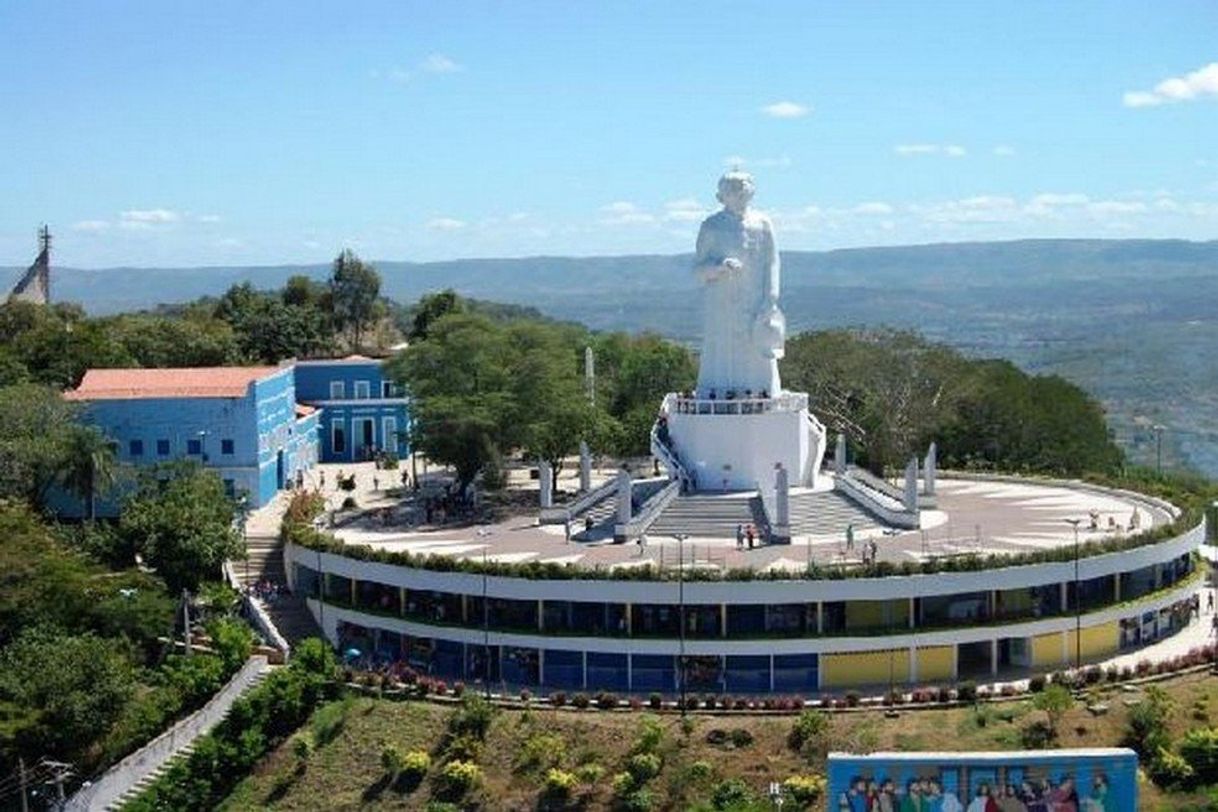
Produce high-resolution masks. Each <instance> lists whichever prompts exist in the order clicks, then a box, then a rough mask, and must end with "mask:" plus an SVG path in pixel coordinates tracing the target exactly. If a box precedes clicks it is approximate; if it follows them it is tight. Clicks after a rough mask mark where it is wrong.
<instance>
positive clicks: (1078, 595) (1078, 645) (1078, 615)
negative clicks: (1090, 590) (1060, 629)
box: [1066, 519, 1083, 671]
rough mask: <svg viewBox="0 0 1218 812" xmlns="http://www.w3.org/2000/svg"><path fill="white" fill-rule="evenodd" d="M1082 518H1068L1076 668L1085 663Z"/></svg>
mask: <svg viewBox="0 0 1218 812" xmlns="http://www.w3.org/2000/svg"><path fill="white" fill-rule="evenodd" d="M1081 521H1082V519H1066V522H1067V523H1069V524H1070V526H1071V527H1073V528H1074V669H1075V670H1076V671H1077V670H1078V669H1079V668H1081V667H1082V663H1083V595H1082V591H1081V590H1080V589H1079V580H1078V555H1079V549H1078V525H1079V522H1081Z"/></svg>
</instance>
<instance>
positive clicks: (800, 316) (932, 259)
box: [0, 239, 1218, 476]
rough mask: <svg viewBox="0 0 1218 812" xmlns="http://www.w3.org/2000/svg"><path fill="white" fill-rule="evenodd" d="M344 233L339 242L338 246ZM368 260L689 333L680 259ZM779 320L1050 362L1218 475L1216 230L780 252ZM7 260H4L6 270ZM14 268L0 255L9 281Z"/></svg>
mask: <svg viewBox="0 0 1218 812" xmlns="http://www.w3.org/2000/svg"><path fill="white" fill-rule="evenodd" d="M339 247H340V246H336V247H335V249H334V250H335V253H337V252H338V250H339ZM367 258H368V259H372V260H373V261H374V262H375V263H376V266H377V268H378V269H379V270H380V272H381V276H382V278H383V285H382V292H383V293H384V294H385V295H386V296H388V297H390V298H392V299H396V300H398V301H402V302H410V301H413V300H415V299H417V298H418V297H419V296H420V295H422V294H424V293H427V292H430V291H435V290H440V289H443V288H446V287H451V288H454V289H456V290H457V291H458V292H460V293H462V294H464V295H467V296H472V297H475V298H479V299H487V300H493V301H500V302H508V303H515V304H525V305H531V306H533V307H536V308H538V309H539V310H541V311H542V312H543V313H545V314H547V315H549V316H552V317H555V318H560V319H570V320H574V321H579V322H582V323H584V324H587V325H588V326H589V327H592V328H595V329H624V330H632V331H633V330H643V329H648V330H654V331H657V332H659V333H662V334H664V335H668V336H670V337H672V338H675V339H677V340H682V341H695V340H696V339H697V337H698V335H699V333H700V329H701V328H700V319H701V306H700V298H699V297H698V296H697V295H695V294H696V288H697V282H696V280H695V279H694V277H693V274H692V273H691V271H690V268H691V265H692V261H691V260H692V258H691V256H690V255H688V254H685V255H669V256H659V255H641V256H612V257H529V258H521V259H460V260H450V261H445V262H426V263H413V262H399V261H386V260H378V259H376V258H374V257H367ZM782 262H783V277H782V285H783V291H782V307H783V310H784V312H785V313H786V316H787V321H788V324H789V327H790V329H791V331H793V332H795V331H800V330H806V329H814V328H826V327H841V326H862V325H865V326H878V325H889V326H896V327H906V328H911V329H917V330H919V331H921V332H922V333H924V334H925V335H927V336H928V337H930V338H933V339H936V340H940V341H944V342H946V343H949V344H951V345H953V346H956V347H958V348H960V349H962V350H963V351H965V352H967V353H969V354H973V355H984V356H999V357H1005V358H1009V359H1011V360H1013V361H1015V362H1016V363H1018V364H1020V365H1021V366H1023V367H1024V368H1026V369H1029V370H1030V371H1034V372H1057V373H1060V374H1063V375H1064V376H1066V377H1067V378H1070V379H1071V380H1074V381H1075V382H1077V383H1079V384H1081V385H1082V386H1084V387H1086V388H1087V389H1089V390H1090V391H1091V392H1093V393H1094V394H1096V395H1097V396H1098V397H1100V399H1101V400H1103V402H1104V404H1105V406H1106V407H1107V409H1108V410H1109V417H1110V422H1111V424H1112V426H1113V429H1114V431H1115V432H1116V433H1117V438H1118V440H1119V441H1120V442H1121V443H1122V445H1124V446H1125V447H1126V448H1127V449H1128V450H1129V451H1130V452H1131V454H1132V455H1133V456H1134V457H1135V459H1139V460H1140V461H1143V462H1153V461H1154V460H1153V454H1154V439H1153V436H1152V433H1151V431H1150V428H1149V427H1150V426H1151V425H1153V424H1154V423H1162V424H1164V425H1166V426H1168V432H1167V433H1166V435H1165V438H1164V445H1165V454H1166V455H1167V459H1169V460H1171V461H1177V460H1184V461H1187V462H1189V463H1191V464H1192V465H1194V466H1195V467H1197V468H1199V469H1201V470H1203V471H1206V472H1208V473H1210V474H1211V475H1214V476H1218V364H1214V363H1213V356H1214V352H1215V349H1216V348H1218V241H1208V242H1189V241H1184V240H1094V239H1073V240H1061V239H1053V240H1018V241H1011V242H973V243H945V244H934V245H916V246H899V247H885V248H856V249H843V250H836V251H824V252H810V251H787V252H784V253H783V255H782ZM5 270H7V272H5ZM23 270H24V269H23V268H9V269H0V279H6V281H7V284H8V285H9V286H11V284H12V283H13V282H14V281H15V280H16V279H17V278H18V276H19V275H20V273H21V272H22V271H23ZM329 272H330V267H329V265H328V264H313V265H282V266H273V267H268V266H263V267H205V268H107V269H100V270H79V269H73V268H60V267H56V268H54V269H53V277H52V294H53V296H54V297H55V299H56V300H59V301H76V302H79V303H81V304H82V305H84V307H85V308H86V309H87V310H88V311H89V312H90V313H93V314H106V313H115V312H120V311H125V310H138V309H145V308H151V307H154V306H155V305H157V304H162V303H171V302H182V301H188V300H191V299H195V298H197V297H199V296H205V295H218V294H220V293H222V292H223V291H224V290H226V289H227V288H228V287H229V286H230V285H232V284H233V283H236V282H241V281H246V280H248V281H250V282H251V283H252V284H254V285H255V286H256V287H260V288H275V287H279V286H280V285H282V284H283V282H284V281H285V280H286V279H287V278H288V277H289V276H292V275H293V274H306V275H308V276H310V277H313V278H316V279H322V278H325V277H327V276H328V275H329Z"/></svg>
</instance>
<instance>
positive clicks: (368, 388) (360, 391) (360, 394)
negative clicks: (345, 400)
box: [355, 381, 372, 400]
mask: <svg viewBox="0 0 1218 812" xmlns="http://www.w3.org/2000/svg"><path fill="white" fill-rule="evenodd" d="M371 397H372V383H371V381H356V382H355V399H356V400H369V399H370V398H371Z"/></svg>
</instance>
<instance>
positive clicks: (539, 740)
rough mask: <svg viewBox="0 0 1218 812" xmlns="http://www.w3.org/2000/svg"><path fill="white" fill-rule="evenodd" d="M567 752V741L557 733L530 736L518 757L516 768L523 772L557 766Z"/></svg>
mask: <svg viewBox="0 0 1218 812" xmlns="http://www.w3.org/2000/svg"><path fill="white" fill-rule="evenodd" d="M565 753H566V743H565V742H564V741H563V738H562V736H559V735H558V734H557V733H538V734H536V735H534V736H530V737H529V738H528V739H527V740H526V741H525V743H524V746H523V747H521V748H520V753H519V755H517V757H516V769H517V770H519V771H521V772H527V771H530V770H539V769H545V768H549V767H557V766H558V765H559V764H561V763H562V760H563V756H564V755H565Z"/></svg>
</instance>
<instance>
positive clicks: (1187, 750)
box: [1179, 727, 1218, 784]
mask: <svg viewBox="0 0 1218 812" xmlns="http://www.w3.org/2000/svg"><path fill="white" fill-rule="evenodd" d="M1179 749H1180V757H1181V758H1183V759H1184V760H1185V761H1186V762H1187V763H1188V766H1189V768H1190V769H1191V770H1192V771H1193V775H1194V776H1195V778H1196V780H1197V782H1198V783H1200V784H1213V783H1215V782H1218V729H1215V728H1212V727H1203V728H1196V729H1193V730H1190V731H1188V732H1187V733H1185V734H1184V738H1182V739H1181V740H1180V748H1179Z"/></svg>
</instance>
